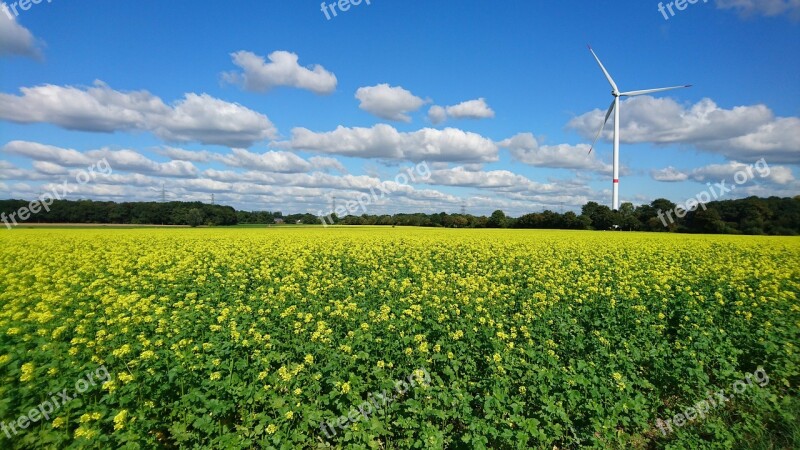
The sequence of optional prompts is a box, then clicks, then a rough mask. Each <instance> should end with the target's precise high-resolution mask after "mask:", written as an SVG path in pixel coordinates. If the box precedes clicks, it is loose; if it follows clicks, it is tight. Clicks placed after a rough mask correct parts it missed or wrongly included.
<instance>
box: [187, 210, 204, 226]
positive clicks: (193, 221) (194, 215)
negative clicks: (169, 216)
mask: <svg viewBox="0 0 800 450" xmlns="http://www.w3.org/2000/svg"><path fill="white" fill-rule="evenodd" d="M203 220H204V217H203V212H202V211H200V210H199V209H197V208H192V209H190V210H189V211H187V212H186V222H187V225H189V226H190V227H196V226H199V225H202V224H203Z"/></svg>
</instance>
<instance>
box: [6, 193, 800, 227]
mask: <svg viewBox="0 0 800 450" xmlns="http://www.w3.org/2000/svg"><path fill="white" fill-rule="evenodd" d="M28 205H29V203H28V202H27V201H24V200H0V213H2V214H3V216H2V217H3V221H5V222H8V223H11V217H12V216H11V215H12V214H14V216H13V220H14V221H16V222H18V223H26V222H27V223H37V222H39V223H86V224H90V223H97V224H157V225H190V226H198V225H236V224H274V223H279V222H283V223H287V224H295V223H302V224H308V225H313V224H320V218H319V217H316V216H314V215H313V214H291V215H287V216H284V215H283V214H282V213H281V212H270V211H254V212H248V211H236V210H234V209H233V208H232V207H230V206H221V205H207V204H204V203H200V202H194V203H186V202H167V203H155V202H138V203H115V202H95V201H91V200H78V201H72V200H57V201H55V202H53V204H52V205H49V207H48V210H47V211H45V210H42V211H40V212H39V213H38V214H31V215H30V216H29V217H27V219H26V220H22V219H21V218H20V216H19V212H20V211H21V210H22V209H23V208H27V207H28ZM23 216H27V214H23ZM331 219H332V220H333V224H336V225H391V226H418V227H447V228H540V229H569V230H592V229H593V230H624V231H653V232H670V231H671V232H684V233H727V234H771V235H798V234H800V196H797V197H794V198H778V197H770V198H758V197H749V198H745V199H740V200H725V201H715V202H710V203H707V204H705V205H702V206H701V207H699V208H698V209H697V210H695V211H688V212H685V211H682V210H679V209H676V205H675V203H673V202H671V201H669V200H666V199H658V200H655V201H653V202H652V203H650V204H649V205H640V206H634V205H633V204H631V203H623V204H622V205H620V209H619V210H618V211H613V210H612V209H611V208H609V207H608V206H605V205H600V204H598V203H596V202H589V203H587V204H586V205H584V206H583V208H581V214H580V215H578V214H575V213H574V212H571V211H569V212H566V213H563V214H559V213H556V212H553V211H543V212H538V213H531V214H525V215H523V216H520V217H517V218H513V217H507V216H506V215H505V213H503V211H500V210H497V211H495V212H494V213H492V214H491V215H490V216H489V217H486V216H473V215H470V214H447V213H444V212H442V213H438V214H423V213H415V214H394V215H380V216H378V215H368V214H364V215H361V216H346V217H342V218H339V217H336V215H333V216H331ZM328 220H330V219H328ZM327 223H328V224H330V222H327Z"/></svg>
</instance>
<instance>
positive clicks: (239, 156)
mask: <svg viewBox="0 0 800 450" xmlns="http://www.w3.org/2000/svg"><path fill="white" fill-rule="evenodd" d="M217 159H218V160H219V161H220V162H222V163H223V164H225V165H227V166H231V167H241V168H247V169H256V170H263V171H266V172H287V173H295V172H306V171H308V170H309V169H311V167H312V166H311V164H310V163H309V162H308V161H306V160H304V159H303V158H301V157H299V156H297V155H295V154H294V153H289V152H274V151H269V152H266V153H253V152H249V151H247V150H244V149H241V148H235V149H233V151H232V153H230V154H228V155H221V156H219V157H218V158H217Z"/></svg>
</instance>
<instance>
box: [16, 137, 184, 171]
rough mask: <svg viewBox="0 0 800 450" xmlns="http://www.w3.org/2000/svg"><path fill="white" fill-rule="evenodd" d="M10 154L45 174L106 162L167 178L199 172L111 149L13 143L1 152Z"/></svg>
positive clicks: (125, 169) (127, 169)
mask: <svg viewBox="0 0 800 450" xmlns="http://www.w3.org/2000/svg"><path fill="white" fill-rule="evenodd" d="M0 151H2V152H3V153H7V154H12V155H18V156H24V157H26V158H30V159H32V160H34V162H33V167H34V168H35V169H36V170H37V171H39V172H40V173H44V174H56V173H62V172H64V170H60V169H59V168H64V167H72V168H82V169H86V168H88V167H89V166H92V165H96V164H97V162H98V161H100V160H101V159H105V160H106V161H107V162H108V164H109V165H110V166H111V168H112V170H121V171H129V172H138V173H144V174H151V175H159V176H164V177H194V176H196V175H197V174H198V171H197V168H196V167H194V165H192V163H190V162H187V161H168V162H163V163H161V162H156V161H153V160H151V159H149V158H147V157H146V156H144V155H142V154H140V153H138V152H136V151H133V150H128V149H122V150H111V149H108V148H103V149H98V150H90V151H87V152H79V151H77V150H74V149H69V148H61V147H56V146H53V145H44V144H40V143H38V142H29V141H11V142H9V143H7V144H6V145H4V146H3V147H2V148H0Z"/></svg>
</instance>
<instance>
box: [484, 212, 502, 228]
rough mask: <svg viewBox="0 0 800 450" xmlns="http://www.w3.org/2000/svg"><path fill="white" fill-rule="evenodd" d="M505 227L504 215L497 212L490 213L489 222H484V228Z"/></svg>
mask: <svg viewBox="0 0 800 450" xmlns="http://www.w3.org/2000/svg"><path fill="white" fill-rule="evenodd" d="M505 226H506V213H504V212H503V211H501V210H499V209H498V210H497V211H495V212H493V213H492V215H491V217H489V220H488V221H487V222H486V228H503V227H505Z"/></svg>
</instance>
